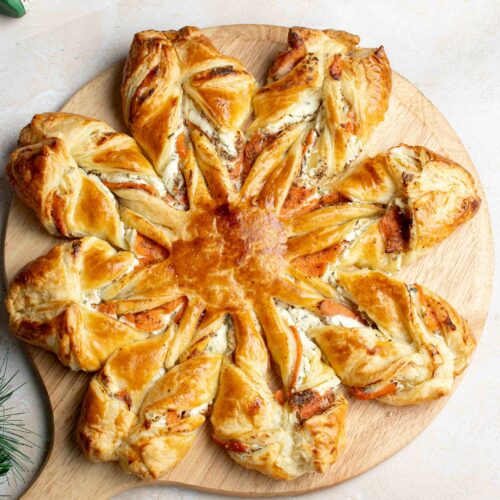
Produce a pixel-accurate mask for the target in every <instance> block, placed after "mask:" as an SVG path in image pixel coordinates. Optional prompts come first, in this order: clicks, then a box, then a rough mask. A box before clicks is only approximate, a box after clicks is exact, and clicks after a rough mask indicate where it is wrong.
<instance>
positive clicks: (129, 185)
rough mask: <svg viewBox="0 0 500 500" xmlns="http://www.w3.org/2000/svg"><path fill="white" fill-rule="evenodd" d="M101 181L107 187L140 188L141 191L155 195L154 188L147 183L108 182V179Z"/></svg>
mask: <svg viewBox="0 0 500 500" xmlns="http://www.w3.org/2000/svg"><path fill="white" fill-rule="evenodd" d="M102 183H103V184H104V185H105V186H106V187H107V188H109V189H111V190H113V189H142V190H143V191H146V193H149V194H152V195H155V194H156V189H155V188H154V187H153V186H150V185H149V184H139V183H137V184H136V183H135V182H108V181H102Z"/></svg>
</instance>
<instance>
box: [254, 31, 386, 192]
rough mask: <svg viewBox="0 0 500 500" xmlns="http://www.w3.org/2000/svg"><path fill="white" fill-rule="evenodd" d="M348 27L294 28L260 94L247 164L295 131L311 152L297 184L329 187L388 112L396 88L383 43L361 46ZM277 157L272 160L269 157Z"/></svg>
mask: <svg viewBox="0 0 500 500" xmlns="http://www.w3.org/2000/svg"><path fill="white" fill-rule="evenodd" d="M358 43H359V37H357V36H355V35H351V34H349V33H346V32H343V31H334V30H325V31H319V30H310V29H306V28H292V29H290V31H289V34H288V45H289V49H288V50H287V51H286V52H284V53H283V54H280V55H279V56H278V57H277V59H276V60H275V61H274V63H273V64H272V65H271V68H270V70H269V73H268V83H267V85H265V86H264V87H262V88H261V89H259V90H258V91H257V93H256V94H255V97H254V100H253V105H254V109H255V119H254V121H253V122H252V124H251V125H250V127H249V129H248V132H247V135H248V137H249V139H248V143H247V146H246V151H245V153H246V154H245V159H246V166H245V169H246V170H249V169H250V168H251V165H253V164H254V163H255V162H258V161H259V156H261V155H265V154H266V150H267V149H268V148H269V144H272V142H273V141H274V140H276V138H277V137H280V135H281V134H287V133H288V131H289V129H294V128H296V127H300V133H299V135H298V137H297V138H296V139H295V141H296V142H298V143H300V145H301V148H302V149H303V150H304V152H305V153H306V155H305V158H304V159H303V161H302V164H301V166H300V170H299V172H298V175H297V176H296V178H295V180H294V183H295V185H296V186H297V187H300V188H302V189H306V188H314V189H315V190H321V189H322V188H324V187H325V185H326V184H327V183H328V182H329V181H331V180H332V179H333V178H334V177H335V176H336V175H338V174H339V173H341V172H342V171H343V170H344V168H345V167H346V166H347V165H349V164H350V163H351V162H352V161H353V160H354V159H355V158H356V157H357V156H358V154H359V153H360V151H361V149H362V147H363V146H364V145H365V144H366V142H367V141H368V139H369V138H370V136H371V134H372V132H373V130H374V128H375V127H376V125H378V124H379V123H380V122H381V121H382V120H383V118H384V115H385V112H386V111H387V108H388V105H389V95H390V91H391V86H392V74H391V68H390V65H389V61H388V59H387V56H386V55H385V52H384V49H383V47H379V48H378V49H361V48H358V47H357V44H358ZM268 162H269V161H268Z"/></svg>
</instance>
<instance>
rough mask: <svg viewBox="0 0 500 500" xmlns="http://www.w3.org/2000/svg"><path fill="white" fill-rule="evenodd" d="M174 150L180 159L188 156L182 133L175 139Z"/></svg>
mask: <svg viewBox="0 0 500 500" xmlns="http://www.w3.org/2000/svg"><path fill="white" fill-rule="evenodd" d="M175 150H176V151H177V154H178V155H179V158H180V159H181V160H182V161H185V160H186V158H187V156H188V146H187V143H186V136H185V135H184V134H183V133H182V134H179V136H178V137H177V140H176V141H175Z"/></svg>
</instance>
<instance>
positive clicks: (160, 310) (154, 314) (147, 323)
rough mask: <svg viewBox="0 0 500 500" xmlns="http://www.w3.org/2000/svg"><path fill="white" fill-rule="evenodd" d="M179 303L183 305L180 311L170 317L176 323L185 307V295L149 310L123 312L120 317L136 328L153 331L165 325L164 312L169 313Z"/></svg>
mask: <svg viewBox="0 0 500 500" xmlns="http://www.w3.org/2000/svg"><path fill="white" fill-rule="evenodd" d="M181 304H182V305H183V307H181V308H180V311H179V312H178V313H177V314H176V315H175V316H174V317H173V318H172V320H173V321H174V323H177V322H178V321H179V320H180V318H181V317H182V313H183V312H184V310H185V308H186V305H187V299H186V297H179V298H178V299H175V300H172V301H171V302H168V303H167V304H164V305H163V306H160V307H156V308H155V309H150V310H149V311H142V312H138V313H130V314H124V315H123V316H122V317H123V318H124V319H126V320H127V321H128V322H129V323H132V324H133V325H134V326H135V327H136V328H137V329H138V330H141V331H143V332H153V331H155V330H159V329H160V328H162V327H163V326H165V323H164V321H165V320H164V319H163V316H164V315H165V314H168V313H171V312H172V311H173V310H174V309H176V308H177V307H178V306H179V305H181Z"/></svg>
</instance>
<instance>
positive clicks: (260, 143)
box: [243, 130, 276, 180]
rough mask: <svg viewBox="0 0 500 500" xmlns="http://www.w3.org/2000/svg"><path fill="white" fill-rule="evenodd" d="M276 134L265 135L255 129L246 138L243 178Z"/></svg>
mask: <svg viewBox="0 0 500 500" xmlns="http://www.w3.org/2000/svg"><path fill="white" fill-rule="evenodd" d="M275 139H276V135H265V134H263V133H262V132H261V131H260V130H257V131H256V132H255V133H254V134H253V135H252V137H250V139H249V140H248V142H247V143H246V145H245V149H244V150H243V180H244V179H245V177H246V176H247V175H248V172H250V170H251V168H252V166H253V164H254V163H255V160H256V159H257V157H258V156H259V155H260V153H262V151H264V149H266V148H267V147H268V146H269V145H270V144H272V143H273V142H274V140H275Z"/></svg>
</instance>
